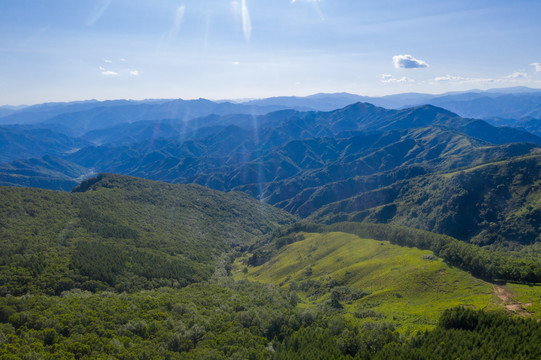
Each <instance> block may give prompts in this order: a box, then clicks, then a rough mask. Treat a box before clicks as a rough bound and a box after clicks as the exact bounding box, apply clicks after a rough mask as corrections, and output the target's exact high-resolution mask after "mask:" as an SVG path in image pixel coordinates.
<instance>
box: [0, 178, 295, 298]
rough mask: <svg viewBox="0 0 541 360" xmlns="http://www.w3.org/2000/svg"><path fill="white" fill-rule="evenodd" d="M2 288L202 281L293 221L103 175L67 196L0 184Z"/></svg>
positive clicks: (180, 189) (241, 198)
mask: <svg viewBox="0 0 541 360" xmlns="http://www.w3.org/2000/svg"><path fill="white" fill-rule="evenodd" d="M0 193H1V196H0V241H1V248H2V253H1V256H0V293H1V294H2V295H3V296H5V295H7V294H11V295H22V294H26V293H32V294H36V293H38V294H39V293H43V294H50V295H53V294H56V295H59V294H60V293H61V292H62V291H65V290H70V289H72V288H79V289H83V290H90V291H97V290H107V289H116V290H117V291H135V290H141V289H150V288H156V287H160V286H171V287H182V286H185V285H187V284H189V283H193V282H199V281H203V280H206V279H208V278H209V277H210V276H211V275H212V273H213V272H214V267H215V265H216V263H217V261H218V258H219V256H220V255H221V254H222V253H223V252H225V251H228V250H231V249H233V248H235V247H240V246H245V245H247V244H250V243H252V242H253V241H254V240H255V239H256V238H257V237H258V236H260V235H263V234H265V233H268V232H269V231H272V230H273V229H276V228H277V227H278V226H280V225H281V224H287V223H291V222H292V221H293V220H294V219H293V217H292V216H290V215H288V214H287V213H285V212H283V211H280V210H278V209H275V208H272V207H270V206H267V205H262V204H260V203H259V202H257V201H256V200H254V199H251V198H250V197H248V196H247V195H245V194H241V193H227V194H225V193H220V192H217V191H213V190H209V189H205V188H203V187H200V186H198V185H170V184H165V183H156V182H151V181H148V180H142V179H136V178H131V177H125V176H119V175H109V174H103V175H99V176H97V177H95V178H92V179H89V180H86V181H84V182H83V183H82V184H81V185H80V186H79V187H77V188H76V189H74V192H73V193H62V192H53V191H46V190H38V189H23V188H9V187H2V188H0Z"/></svg>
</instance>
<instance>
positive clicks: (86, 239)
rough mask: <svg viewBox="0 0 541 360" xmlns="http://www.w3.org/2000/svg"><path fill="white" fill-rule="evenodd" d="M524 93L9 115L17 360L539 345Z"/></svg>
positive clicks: (3, 181)
mask: <svg viewBox="0 0 541 360" xmlns="http://www.w3.org/2000/svg"><path fill="white" fill-rule="evenodd" d="M526 90H527V91H526ZM526 90H525V89H512V90H509V93H505V94H501V93H498V92H483V93H479V92H470V93H463V94H448V95H445V96H439V97H433V96H428V95H422V94H402V95H396V96H392V97H385V98H379V99H376V98H373V99H365V98H360V97H358V96H356V95H351V94H318V95H313V96H309V97H306V98H294V97H293V98H291V97H284V98H271V99H264V100H251V101H247V102H244V103H233V102H212V101H209V100H204V99H199V100H193V101H192V100H189V101H184V100H152V101H140V102H133V101H126V100H119V101H109V102H97V101H88V102H78V103H65V104H43V105H38V106H33V107H26V108H22V109H9V108H8V109H6V108H4V109H3V110H4V114H5V116H3V117H0V123H2V124H4V125H1V126H0V150H1V151H0V162H1V163H0V185H4V186H0V245H1V246H0V247H1V249H2V251H1V252H0V295H1V296H0V339H2V341H0V357H2V356H4V355H5V356H11V355H14V354H17V355H18V356H19V357H25V356H26V357H28V356H29V354H34V355H35V354H46V355H47V356H50V357H51V358H60V357H67V358H85V357H99V356H101V355H104V354H106V355H107V356H109V357H119V358H163V359H186V358H189V359H205V358H211V359H227V358H235V357H236V358H253V359H268V358H273V359H298V358H307V359H312V358H318V357H320V358H337V359H351V358H359V357H360V356H362V357H363V358H367V359H368V358H374V359H392V358H400V357H401V356H403V354H405V353H406V354H409V355H408V356H407V357H408V358H409V357H411V358H414V357H419V358H425V355H426V354H431V355H432V356H433V357H434V358H440V357H443V355H442V354H443V353H446V354H451V355H452V356H453V357H455V356H459V355H460V353H463V351H462V350H457V348H456V346H455V345H454V344H465V345H463V347H467V348H468V349H474V350H473V351H477V352H476V353H475V354H477V355H475V356H476V358H483V356H484V355H483V354H490V356H493V354H495V353H496V354H498V355H497V356H500V357H501V358H511V357H513V356H515V355H516V354H520V355H521V356H522V358H538V357H539V356H537V354H541V349H540V348H539V346H538V344H539V343H540V342H538V341H537V340H536V336H537V337H539V334H541V332H540V331H539V330H540V329H541V328H540V325H539V321H538V318H539V314H541V304H540V303H539V299H540V294H541V287H540V286H537V285H536V284H539V283H541V261H540V256H539V254H540V251H541V250H540V247H539V245H540V244H541V202H540V201H539V199H541V137H540V136H538V135H536V134H539V128H538V127H537V126H536V124H537V122H536V121H537V120H536V119H535V118H525V119H519V118H514V119H508V118H507V116H508V115H510V114H521V115H520V116H522V114H528V116H537V115H536V113H535V111H536V110H535V109H536V107H535V106H537V105H535V104H536V103H541V97H539V94H541V93H539V94H538V93H536V92H535V91H533V90H529V89H526ZM365 100H370V101H372V100H373V101H372V102H373V103H377V104H378V105H384V104H382V103H385V104H387V106H388V107H389V108H385V107H381V106H378V105H374V104H371V103H370V102H366V101H365ZM378 101H379V102H380V103H378ZM428 102H430V104H428ZM432 102H433V103H438V102H440V103H441V104H454V105H455V109H459V110H460V109H463V111H471V113H475V111H477V110H476V109H483V108H485V107H484V106H481V107H478V104H479V103H481V104H483V103H485V104H487V103H490V102H493V103H494V104H495V106H494V107H489V108H486V112H485V113H486V114H489V115H490V114H496V115H495V116H496V117H494V118H490V119H489V118H487V119H486V121H485V120H482V119H476V118H475V117H473V116H472V117H465V116H461V115H459V114H458V113H457V112H454V111H451V110H449V109H445V108H443V107H440V106H436V105H434V104H431V103H432ZM411 104H414V105H411ZM441 104H440V105H441ZM522 104H525V105H524V108H521V105H522ZM409 105H411V106H409ZM527 109H530V110H527ZM489 111H492V113H489ZM528 111H529V112H528ZM0 114H1V113H0ZM0 116H1V115H0ZM493 124H498V125H502V126H494V125H493ZM523 125H524V126H523ZM528 130H530V131H528ZM128 175H129V176H128ZM143 178H144V179H143ZM153 180H154V181H153ZM35 187H39V188H42V189H35ZM46 189H50V190H63V191H50V190H46ZM506 282H507V283H506ZM299 303H300V305H298V304H299ZM453 306H461V307H457V308H452V309H450V310H449V308H451V307H453ZM472 309H475V311H474V310H472ZM480 309H483V310H480ZM493 310H497V311H499V312H497V313H493V312H491V311H493ZM503 311H505V313H504V312H503ZM509 314H515V315H519V316H520V318H517V317H512V316H509ZM530 317H531V319H530ZM502 324H503V325H502ZM509 329H514V330H512V335H509V332H510V331H511V330H509ZM442 338H445V339H446V340H445V341H446V343H448V344H453V345H452V346H453V348H452V349H450V350H449V349H447V348H446V347H445V346H444V345H442V344H443V342H442V340H441V339H442ZM494 339H498V340H494ZM502 339H505V341H503V340H502ZM532 339H533V340H532ZM4 340H5V341H4ZM29 344H31V345H29ZM30 346H31V347H30ZM434 348H437V349H440V350H434ZM435 354H436V355H435ZM532 354H533V357H531V355H532ZM440 355H442V356H440ZM104 356H105V355H104ZM426 358H430V357H429V356H426Z"/></svg>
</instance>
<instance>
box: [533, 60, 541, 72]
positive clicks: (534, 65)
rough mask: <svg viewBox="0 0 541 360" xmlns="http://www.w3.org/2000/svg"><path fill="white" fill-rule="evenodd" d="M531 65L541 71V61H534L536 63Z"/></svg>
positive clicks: (536, 70)
mask: <svg viewBox="0 0 541 360" xmlns="http://www.w3.org/2000/svg"><path fill="white" fill-rule="evenodd" d="M530 65H531V66H533V67H534V68H535V72H541V63H538V62H534V63H531V64H530Z"/></svg>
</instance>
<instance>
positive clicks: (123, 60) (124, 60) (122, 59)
mask: <svg viewBox="0 0 541 360" xmlns="http://www.w3.org/2000/svg"><path fill="white" fill-rule="evenodd" d="M118 61H122V62H126V61H127V60H126V59H124V58H120V59H118Z"/></svg>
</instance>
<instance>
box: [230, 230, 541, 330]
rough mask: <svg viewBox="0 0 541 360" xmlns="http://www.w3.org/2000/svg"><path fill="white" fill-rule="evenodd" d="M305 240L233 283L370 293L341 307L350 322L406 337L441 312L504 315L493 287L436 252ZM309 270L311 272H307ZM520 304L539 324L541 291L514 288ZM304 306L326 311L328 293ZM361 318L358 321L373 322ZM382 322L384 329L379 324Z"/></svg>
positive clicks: (337, 239)
mask: <svg viewBox="0 0 541 360" xmlns="http://www.w3.org/2000/svg"><path fill="white" fill-rule="evenodd" d="M303 235H304V236H305V239H304V240H301V241H298V242H295V243H293V244H290V245H287V246H284V247H283V248H282V249H280V250H279V251H278V253H277V254H276V255H275V256H274V257H272V258H271V259H270V260H269V261H268V262H266V263H265V264H263V265H261V266H258V267H247V272H246V270H244V268H245V266H244V265H243V259H242V258H241V259H237V261H236V262H235V269H234V274H235V275H234V276H235V278H237V279H245V278H246V279H249V280H253V281H258V282H265V283H273V284H275V285H279V286H281V287H283V288H286V289H287V288H289V287H290V286H291V284H292V283H293V282H295V283H302V282H303V281H306V280H310V279H311V280H319V281H321V282H322V283H323V282H328V281H329V280H331V279H333V280H335V281H337V282H338V284H339V285H340V286H349V287H351V288H354V289H362V290H365V291H369V292H370V295H367V296H365V297H363V298H361V299H358V300H355V301H353V302H351V303H349V304H347V303H343V306H344V309H343V311H345V312H346V313H347V314H348V315H347V316H351V318H352V319H354V318H355V317H354V315H355V314H359V313H366V311H367V310H370V313H371V314H376V315H377V319H379V320H383V321H392V322H394V323H395V325H396V326H398V327H399V328H401V329H403V330H407V329H410V330H423V329H427V328H431V327H433V326H434V325H435V324H436V323H437V319H438V318H439V316H440V314H441V313H442V311H443V310H445V309H447V308H450V307H453V306H457V305H463V306H467V307H471V308H475V309H496V308H502V306H501V300H500V299H499V298H498V297H497V296H496V295H495V294H494V289H495V285H494V284H491V283H488V282H486V281H483V280H480V279H477V278H475V277H473V276H472V275H470V274H469V273H467V272H465V271H462V270H459V269H457V268H452V267H449V266H448V265H447V264H445V263H444V262H443V261H441V259H438V258H435V257H434V256H433V255H432V252H430V251H426V250H419V249H416V248H407V247H400V246H397V245H392V244H390V243H389V242H387V241H377V240H371V239H361V238H359V237H357V236H355V235H352V234H346V233H338V232H335V233H324V234H303ZM309 269H311V271H310V270H309ZM508 286H509V287H510V291H511V292H512V293H513V294H514V295H515V296H516V297H517V301H523V300H524V302H526V301H527V302H533V303H534V304H532V305H531V306H529V307H528V310H529V311H535V313H536V315H537V316H538V315H539V314H540V313H541V312H540V311H539V310H540V308H539V304H538V303H539V300H538V299H540V296H541V287H539V286H537V287H527V286H518V285H508ZM299 295H300V297H301V299H302V301H303V305H305V306H306V305H308V306H318V305H321V304H324V303H326V302H327V303H328V300H329V297H330V295H329V292H327V293H326V294H324V295H321V296H306V293H303V292H302V291H299ZM374 320H375V319H374V318H373V317H370V316H369V317H363V318H362V319H359V320H358V321H374ZM379 320H378V321H379Z"/></svg>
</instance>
